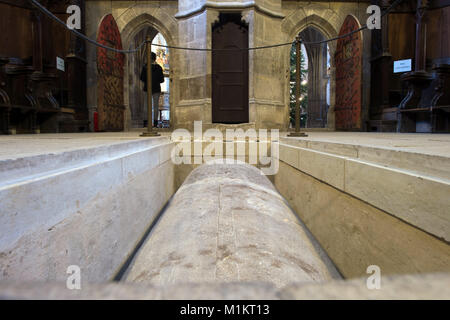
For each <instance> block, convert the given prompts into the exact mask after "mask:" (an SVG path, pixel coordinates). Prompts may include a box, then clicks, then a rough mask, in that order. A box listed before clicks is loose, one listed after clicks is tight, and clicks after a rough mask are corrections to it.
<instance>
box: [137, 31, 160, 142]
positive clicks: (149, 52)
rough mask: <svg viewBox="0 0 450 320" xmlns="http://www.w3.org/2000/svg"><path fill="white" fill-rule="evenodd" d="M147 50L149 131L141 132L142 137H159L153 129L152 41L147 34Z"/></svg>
mask: <svg viewBox="0 0 450 320" xmlns="http://www.w3.org/2000/svg"><path fill="white" fill-rule="evenodd" d="M146 50H147V113H148V114H147V119H148V120H147V121H148V124H147V131H145V132H143V133H142V134H141V137H157V136H160V134H159V133H158V132H156V131H154V130H153V125H152V124H153V121H152V120H153V119H152V116H153V112H152V105H153V98H152V93H153V92H152V43H151V39H150V37H149V36H147V43H146Z"/></svg>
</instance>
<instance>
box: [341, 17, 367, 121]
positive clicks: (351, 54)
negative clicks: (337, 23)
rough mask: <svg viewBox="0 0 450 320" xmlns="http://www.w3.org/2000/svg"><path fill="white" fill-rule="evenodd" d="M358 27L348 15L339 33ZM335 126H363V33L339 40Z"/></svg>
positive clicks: (354, 20) (342, 33) (345, 32)
mask: <svg viewBox="0 0 450 320" xmlns="http://www.w3.org/2000/svg"><path fill="white" fill-rule="evenodd" d="M358 28H359V24H358V22H357V21H356V19H355V18H353V17H352V16H347V18H346V19H345V21H344V23H343V24H342V27H341V31H340V32H339V35H344V34H347V33H349V32H351V31H354V30H356V29H358ZM335 62H336V63H335V64H336V106H335V112H336V129H337V130H360V129H361V99H362V87H361V85H362V82H361V81H362V78H361V75H362V73H361V72H362V41H361V32H357V33H354V34H353V35H351V36H348V37H346V38H342V39H339V40H338V42H337V46H336V56H335Z"/></svg>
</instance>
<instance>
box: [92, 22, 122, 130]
mask: <svg viewBox="0 0 450 320" xmlns="http://www.w3.org/2000/svg"><path fill="white" fill-rule="evenodd" d="M97 42H99V43H101V44H103V45H105V46H108V47H112V48H116V49H119V50H122V40H121V38H120V32H119V28H118V27H117V24H116V21H115V20H114V17H113V16H112V15H110V14H109V15H107V16H105V17H104V18H103V21H102V23H101V24H100V28H99V30H98V36H97ZM124 62H125V57H124V55H123V54H122V53H117V52H114V51H111V50H107V49H103V48H100V47H99V48H97V73H98V91H97V93H98V122H99V130H100V131H122V130H123V129H124V114H125V106H124V97H123V73H124V69H123V68H124Z"/></svg>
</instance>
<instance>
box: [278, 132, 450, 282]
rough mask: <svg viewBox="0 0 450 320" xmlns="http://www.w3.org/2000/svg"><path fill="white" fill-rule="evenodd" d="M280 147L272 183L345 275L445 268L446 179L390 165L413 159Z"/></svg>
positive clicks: (301, 144)
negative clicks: (377, 270) (370, 268)
mask: <svg viewBox="0 0 450 320" xmlns="http://www.w3.org/2000/svg"><path fill="white" fill-rule="evenodd" d="M282 142H283V143H282V144H280V170H279V172H278V173H277V175H276V176H275V186H276V187H277V189H278V190H279V191H280V193H281V194H282V195H283V196H284V197H285V198H286V199H287V200H288V201H289V203H290V204H291V205H292V207H293V208H294V210H295V211H296V212H297V214H298V215H299V217H300V219H301V220H302V221H303V222H304V223H305V224H306V226H307V227H308V228H309V230H310V231H311V232H312V233H313V234H314V236H315V237H316V238H317V240H318V241H319V243H320V244H321V245H322V246H323V248H324V249H325V250H326V252H327V253H328V254H329V256H330V258H331V259H332V260H333V262H334V263H335V264H336V267H337V268H338V269H339V271H340V272H341V273H342V275H343V276H344V277H345V278H354V277H361V276H363V275H364V274H366V269H367V267H368V266H370V265H377V266H379V267H380V268H381V271H382V272H383V273H384V274H408V273H432V272H449V271H450V246H449V245H448V241H449V239H450V233H449V230H450V220H449V217H448V209H447V208H448V207H449V206H450V203H449V201H450V200H449V198H448V194H449V190H450V184H449V181H448V180H447V179H445V178H444V177H443V176H444V175H442V174H440V173H439V176H433V175H434V174H436V171H435V172H432V171H431V170H430V169H428V168H427V167H426V166H425V167H424V168H422V167H421V166H420V165H417V166H416V167H414V168H415V170H420V171H423V172H417V173H416V172H414V173H413V172H411V171H409V170H411V169H410V168H408V169H406V165H404V166H401V167H400V168H393V167H395V166H396V165H398V163H396V160H395V158H397V157H402V158H406V157H409V158H411V159H410V160H409V161H414V160H413V159H415V160H416V161H417V160H418V159H419V158H415V155H414V154H409V155H407V154H404V155H401V153H399V152H397V153H396V154H395V155H393V154H391V152H392V151H391V150H382V149H370V148H364V147H361V148H359V147H355V146H348V145H347V146H346V145H336V146H333V145H332V144H327V143H322V144H320V143H318V144H314V143H311V142H309V141H301V140H298V141H295V140H292V139H286V138H284V139H283V138H282ZM419 157H420V155H419ZM392 158H394V159H393V160H392ZM409 161H408V160H405V161H404V162H402V163H405V164H406V163H408V162H409ZM428 161H429V162H434V161H439V159H437V160H431V159H429V160H428ZM374 162H378V163H374ZM436 163H439V162H436ZM447 175H448V172H447ZM394 257H395V258H394Z"/></svg>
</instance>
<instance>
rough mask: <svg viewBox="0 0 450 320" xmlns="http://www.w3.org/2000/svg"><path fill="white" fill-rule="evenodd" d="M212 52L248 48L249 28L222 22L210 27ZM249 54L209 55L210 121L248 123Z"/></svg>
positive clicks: (245, 52)
mask: <svg viewBox="0 0 450 320" xmlns="http://www.w3.org/2000/svg"><path fill="white" fill-rule="evenodd" d="M212 47H213V49H242V48H248V27H246V26H245V24H244V23H236V22H235V21H228V22H227V21H224V22H222V23H220V24H219V25H218V26H215V27H214V28H213V37H212ZM248 120H249V114H248V51H247V50H233V51H229V52H228V51H214V52H213V54H212V121H213V122H214V123H247V122H248Z"/></svg>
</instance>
